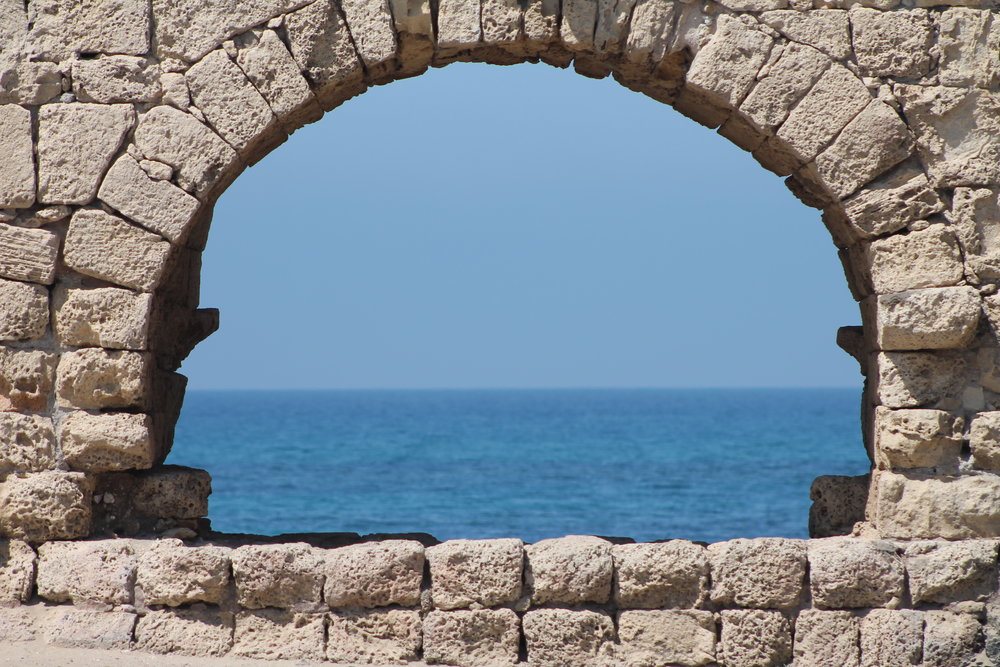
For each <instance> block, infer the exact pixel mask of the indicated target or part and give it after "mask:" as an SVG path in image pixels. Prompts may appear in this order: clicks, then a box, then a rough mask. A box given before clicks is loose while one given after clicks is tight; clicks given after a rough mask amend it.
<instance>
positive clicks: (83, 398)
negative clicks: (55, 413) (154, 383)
mask: <svg viewBox="0 0 1000 667" xmlns="http://www.w3.org/2000/svg"><path fill="white" fill-rule="evenodd" d="M151 370H152V369H151V360H150V359H149V357H148V356H147V355H145V354H143V353H140V352H129V351H125V350H114V351H111V350H104V349H101V348H98V347H91V348H84V349H82V350H76V351H75V352H66V353H64V354H63V355H62V357H61V358H60V359H59V367H58V368H57V370H56V386H57V396H58V403H59V405H60V406H62V407H74V408H79V409H83V410H101V409H108V408H132V407H141V406H142V405H144V404H145V401H146V394H147V392H148V390H149V377H150V372H151Z"/></svg>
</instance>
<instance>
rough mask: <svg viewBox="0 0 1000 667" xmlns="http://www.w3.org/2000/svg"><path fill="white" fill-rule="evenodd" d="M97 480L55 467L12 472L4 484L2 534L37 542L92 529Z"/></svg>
mask: <svg viewBox="0 0 1000 667" xmlns="http://www.w3.org/2000/svg"><path fill="white" fill-rule="evenodd" d="M92 506H93V480H91V479H89V478H87V476H86V475H84V474H82V473H78V472H57V471H54V470H51V471H45V472H39V473H34V474H28V475H8V476H7V478H6V479H5V480H4V482H3V484H2V485H0V535H5V536H7V537H13V538H16V539H22V540H25V541H27V542H31V543H33V544H37V543H39V542H46V541H48V540H72V539H75V538H78V537H85V536H86V535H87V534H88V533H89V532H90V520H91V516H92V514H91V513H92Z"/></svg>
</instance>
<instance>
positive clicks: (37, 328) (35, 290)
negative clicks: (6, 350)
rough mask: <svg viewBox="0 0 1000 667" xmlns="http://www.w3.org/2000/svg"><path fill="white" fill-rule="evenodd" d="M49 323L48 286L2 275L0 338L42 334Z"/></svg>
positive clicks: (8, 338)
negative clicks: (22, 281)
mask: <svg viewBox="0 0 1000 667" xmlns="http://www.w3.org/2000/svg"><path fill="white" fill-rule="evenodd" d="M48 325H49V292H48V290H47V289H45V288H44V287H42V286H41V285H31V284H28V283H20V282H16V281H13V280H2V279H0V341H7V340H29V339H32V338H39V337H41V336H42V335H44V334H45V329H46V327H48Z"/></svg>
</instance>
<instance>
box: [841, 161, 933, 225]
mask: <svg viewBox="0 0 1000 667" xmlns="http://www.w3.org/2000/svg"><path fill="white" fill-rule="evenodd" d="M842 205H843V209H844V214H845V216H846V218H847V220H848V222H849V223H850V224H851V225H852V227H853V228H854V229H855V230H856V231H858V232H860V233H861V235H863V236H864V237H866V238H868V237H873V236H880V235H882V234H889V233H892V232H898V231H899V230H901V229H903V228H904V227H906V226H907V225H908V224H910V223H911V222H913V221H915V220H921V219H923V218H926V217H927V216H929V215H933V214H934V213H938V212H939V211H941V210H943V209H944V203H943V202H942V201H941V198H940V197H939V196H938V194H937V192H935V191H934V189H933V188H931V187H930V183H929V182H928V181H927V175H926V174H925V173H924V172H923V170H922V169H920V168H918V167H916V166H914V165H913V163H912V161H907V162H905V163H903V164H902V165H900V166H899V167H897V168H896V169H894V170H893V171H892V172H890V173H889V174H887V175H885V176H882V177H880V178H878V179H876V180H875V181H873V182H871V183H869V184H868V185H866V186H865V187H864V188H862V189H861V190H859V191H858V192H857V193H856V194H854V195H851V196H850V197H848V198H847V199H845V200H844V201H843V202H842Z"/></svg>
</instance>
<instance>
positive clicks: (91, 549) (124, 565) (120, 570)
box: [38, 540, 136, 607]
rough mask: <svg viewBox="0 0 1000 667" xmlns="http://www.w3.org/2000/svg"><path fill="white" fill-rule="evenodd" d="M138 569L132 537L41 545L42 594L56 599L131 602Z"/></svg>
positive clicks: (47, 598)
mask: <svg viewBox="0 0 1000 667" xmlns="http://www.w3.org/2000/svg"><path fill="white" fill-rule="evenodd" d="M135 571H136V558H135V554H134V552H133V550H132V546H131V544H129V541H128V540H101V541H97V542H47V543H45V544H43V545H41V546H40V547H39V548H38V595H39V596H40V597H43V598H45V599H46V600H49V601H52V602H72V603H73V604H86V603H91V604H99V605H108V606H112V607H113V606H115V605H122V604H131V602H132V595H133V586H134V584H135Z"/></svg>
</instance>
